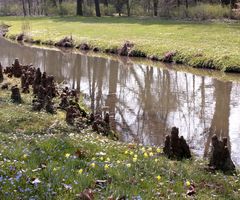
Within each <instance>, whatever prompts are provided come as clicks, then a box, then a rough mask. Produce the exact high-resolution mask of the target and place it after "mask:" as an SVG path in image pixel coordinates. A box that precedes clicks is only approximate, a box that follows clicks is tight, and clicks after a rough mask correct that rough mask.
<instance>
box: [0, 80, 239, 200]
mask: <svg viewBox="0 0 240 200" xmlns="http://www.w3.org/2000/svg"><path fill="white" fill-rule="evenodd" d="M5 81H6V82H9V83H11V84H12V85H14V84H16V83H19V81H18V82H15V81H14V79H7V78H6V77H5ZM10 95H11V92H10V91H9V90H8V91H3V90H0V124H1V126H0V168H1V169H0V199H61V200H63V199H84V198H83V196H84V195H85V196H86V195H93V196H94V198H92V197H91V198H85V199H89V200H91V199H109V200H110V199H117V198H118V199H135V200H141V199H189V198H190V197H189V196H188V195H187V192H188V190H189V189H190V188H191V187H193V185H194V187H195V194H194V198H196V199H203V200H204V199H218V200H221V199H239V198H240V182H239V172H238V171H237V173H236V174H234V175H232V176H227V175H224V174H223V173H221V172H216V173H210V172H207V171H206V170H205V166H206V165H207V161H206V160H202V159H198V158H195V157H194V158H193V159H191V160H184V161H175V160H169V159H167V158H166V157H165V156H164V155H163V154H162V148H161V147H157V146H143V145H141V144H132V143H122V142H120V141H113V140H111V139H108V138H107V137H103V136H100V135H98V134H96V133H94V132H93V131H92V130H91V127H87V128H85V129H82V130H80V131H79V130H77V129H76V128H74V127H72V126H69V125H68V124H67V123H66V122H65V114H64V113H63V112H62V111H58V112H57V114H55V115H51V114H47V113H46V112H44V111H42V112H33V111H32V110H31V108H32V106H31V101H32V98H33V97H32V95H30V94H22V98H23V103H22V104H14V103H12V102H11V101H10ZM87 188H88V190H86V189H87ZM90 193H93V194H90ZM80 196H82V198H80Z"/></svg>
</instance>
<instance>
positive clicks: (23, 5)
mask: <svg viewBox="0 0 240 200" xmlns="http://www.w3.org/2000/svg"><path fill="white" fill-rule="evenodd" d="M21 1H22V8H23V15H24V17H25V16H26V15H27V12H26V8H25V1H24V0H21Z"/></svg>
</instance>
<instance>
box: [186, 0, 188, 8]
mask: <svg viewBox="0 0 240 200" xmlns="http://www.w3.org/2000/svg"><path fill="white" fill-rule="evenodd" d="M186 9H188V0H186Z"/></svg>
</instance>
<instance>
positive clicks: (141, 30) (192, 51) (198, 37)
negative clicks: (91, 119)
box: [0, 17, 240, 72]
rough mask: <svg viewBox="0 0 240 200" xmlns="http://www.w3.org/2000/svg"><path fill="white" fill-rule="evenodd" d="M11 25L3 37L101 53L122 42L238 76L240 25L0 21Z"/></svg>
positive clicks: (101, 20) (57, 19) (116, 20)
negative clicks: (70, 44) (23, 36)
mask: <svg viewBox="0 0 240 200" xmlns="http://www.w3.org/2000/svg"><path fill="white" fill-rule="evenodd" d="M0 22H3V23H6V24H9V25H11V27H10V29H9V33H8V36H12V35H17V34H19V33H22V32H23V31H24V32H25V33H27V34H28V35H29V37H31V38H33V39H34V40H39V41H41V42H46V41H49V40H51V41H54V42H57V41H59V40H60V39H62V38H64V37H65V36H72V37H73V39H74V40H75V42H76V45H78V44H80V43H88V44H90V45H91V47H98V48H100V50H101V51H106V50H107V49H108V50H109V49H117V48H119V47H120V46H121V45H122V44H123V43H124V42H125V41H126V40H128V41H131V42H133V43H134V44H135V47H134V48H135V50H137V52H143V53H144V54H145V55H146V56H151V55H154V56H156V57H158V58H159V59H162V58H163V56H164V54H165V53H167V52H170V51H171V52H176V55H175V56H174V60H175V61H177V62H181V63H184V64H187V65H190V66H194V67H199V68H213V69H218V70H222V71H234V72H237V71H240V56H239V52H240V38H239V35H240V23H237V22H235V23H233V22H229V23H227V22H225V23H224V22H204V23H200V22H199V23H197V22H182V21H169V20H160V19H150V18H148V19H136V18H118V17H115V18H113V17H103V18H94V17H48V18H47V17H42V18H39V17H34V18H22V17H0Z"/></svg>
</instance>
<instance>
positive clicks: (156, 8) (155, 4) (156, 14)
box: [153, 0, 158, 17]
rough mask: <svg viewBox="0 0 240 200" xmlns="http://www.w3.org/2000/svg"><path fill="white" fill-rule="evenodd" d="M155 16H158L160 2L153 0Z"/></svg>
mask: <svg viewBox="0 0 240 200" xmlns="http://www.w3.org/2000/svg"><path fill="white" fill-rule="evenodd" d="M153 15H154V16H155V17H156V16H158V0H153Z"/></svg>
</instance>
